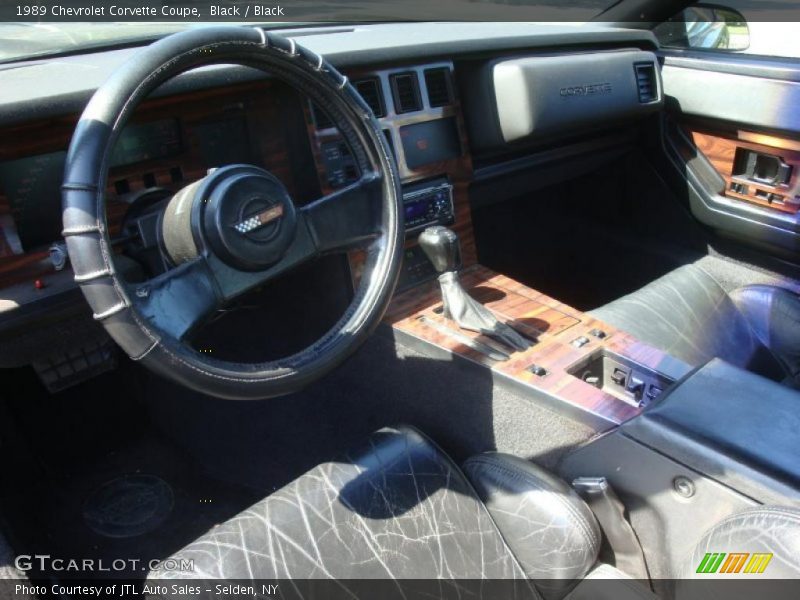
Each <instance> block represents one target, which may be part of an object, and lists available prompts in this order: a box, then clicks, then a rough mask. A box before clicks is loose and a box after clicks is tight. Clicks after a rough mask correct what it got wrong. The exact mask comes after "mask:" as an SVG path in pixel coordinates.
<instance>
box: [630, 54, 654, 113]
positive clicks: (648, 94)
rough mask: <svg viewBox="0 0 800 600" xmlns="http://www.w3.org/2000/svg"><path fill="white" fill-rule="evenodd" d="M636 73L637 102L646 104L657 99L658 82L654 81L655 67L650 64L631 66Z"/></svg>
mask: <svg viewBox="0 0 800 600" xmlns="http://www.w3.org/2000/svg"><path fill="white" fill-rule="evenodd" d="M633 70H634V71H635V72H636V87H637V88H638V90H639V102H641V103H642V104H647V103H648V102H653V101H654V100H657V99H658V82H657V81H656V66H655V64H653V63H651V62H646V63H637V64H635V65H633Z"/></svg>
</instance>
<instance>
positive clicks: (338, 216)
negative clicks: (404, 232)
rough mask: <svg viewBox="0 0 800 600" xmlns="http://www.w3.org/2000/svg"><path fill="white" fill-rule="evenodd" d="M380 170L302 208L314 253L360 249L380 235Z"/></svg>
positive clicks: (381, 180)
mask: <svg viewBox="0 0 800 600" xmlns="http://www.w3.org/2000/svg"><path fill="white" fill-rule="evenodd" d="M382 184H383V179H382V177H381V175H380V174H379V173H375V172H369V173H366V174H365V175H363V176H362V177H361V178H360V179H359V180H358V181H356V182H355V183H352V184H350V185H348V186H347V187H344V188H342V189H340V190H336V191H335V192H333V193H331V194H328V195H327V196H323V197H322V198H320V199H319V200H316V201H314V202H312V203H311V204H308V205H306V206H305V207H303V209H302V210H301V214H302V215H303V217H304V218H305V221H306V224H307V225H308V229H309V232H310V233H311V238H312V241H313V244H314V249H315V251H316V252H317V253H320V254H325V253H327V252H335V251H340V250H351V249H355V248H363V247H365V246H367V245H369V244H370V243H372V242H373V241H374V240H375V239H376V238H377V237H378V236H380V234H381V221H382V219H381V186H382Z"/></svg>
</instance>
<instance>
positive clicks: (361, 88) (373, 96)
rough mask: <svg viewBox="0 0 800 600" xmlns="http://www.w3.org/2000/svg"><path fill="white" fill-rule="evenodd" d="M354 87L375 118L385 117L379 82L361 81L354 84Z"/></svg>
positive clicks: (372, 80)
mask: <svg viewBox="0 0 800 600" xmlns="http://www.w3.org/2000/svg"><path fill="white" fill-rule="evenodd" d="M355 87H356V89H357V90H358V93H359V94H361V97H362V98H364V102H366V103H367V105H368V106H369V107H370V108H371V109H372V112H373V113H374V114H375V116H376V117H377V118H381V117H385V116H386V107H385V105H384V103H383V94H381V86H380V81H379V80H377V79H362V80H361V81H357V82H356V83H355Z"/></svg>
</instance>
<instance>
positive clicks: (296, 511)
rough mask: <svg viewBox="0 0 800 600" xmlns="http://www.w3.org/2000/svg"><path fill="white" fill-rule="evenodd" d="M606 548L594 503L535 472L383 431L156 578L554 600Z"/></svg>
mask: <svg viewBox="0 0 800 600" xmlns="http://www.w3.org/2000/svg"><path fill="white" fill-rule="evenodd" d="M465 473H466V474H467V475H468V476H469V478H467V477H466V476H465ZM473 484H474V485H473ZM600 545H601V533H600V529H599V527H598V524H597V521H596V520H595V518H594V515H593V514H592V512H591V510H590V509H589V508H588V506H587V505H586V504H585V503H584V502H583V501H582V500H581V498H580V497H579V496H578V495H577V494H576V493H575V492H574V491H573V490H572V489H571V488H570V487H569V486H568V485H567V484H566V483H564V482H563V481H561V480H559V479H557V478H556V477H554V476H553V475H551V474H549V473H547V472H546V471H544V470H542V469H541V468H539V467H537V466H536V465H533V464H532V463H530V462H528V461H525V460H522V459H519V458H515V457H513V456H508V455H503V454H497V453H492V454H485V455H479V456H477V457H474V458H472V459H470V460H468V461H467V462H466V463H465V466H464V471H462V470H461V469H459V468H458V466H457V465H455V464H454V463H453V462H452V460H451V459H450V458H449V457H448V456H447V455H446V454H444V453H443V452H442V451H441V450H439V449H438V448H437V447H436V446H435V445H434V444H433V443H432V442H431V441H430V440H428V439H427V438H425V437H424V436H423V435H421V434H420V433H419V432H417V431H415V430H413V429H410V428H400V429H383V430H381V431H379V432H377V433H375V434H373V435H372V436H371V437H370V438H369V439H368V440H367V443H366V444H365V445H364V446H363V447H362V448H360V449H359V450H357V451H355V452H351V453H349V454H348V455H347V456H345V457H343V458H342V460H340V461H336V462H328V463H324V464H322V465H319V466H318V467H316V468H315V469H313V470H311V471H309V472H308V473H306V474H305V475H303V476H302V477H300V478H298V479H296V480H295V481H294V482H292V483H291V484H289V485H288V486H287V487H285V488H283V489H281V490H279V491H277V492H275V493H273V494H272V495H270V496H268V497H267V498H265V499H264V500H262V501H261V502H259V503H257V504H256V505H254V506H253V507H251V508H250V509H248V510H246V511H244V512H243V513H241V514H240V515H238V516H237V517H235V518H233V519H231V520H230V521H228V522H226V523H223V524H221V525H220V526H218V527H216V528H214V529H213V530H211V531H210V532H209V533H208V534H206V535H205V536H203V537H202V538H200V539H199V540H197V541H195V542H194V543H192V544H190V545H189V546H187V547H186V548H184V549H183V550H181V551H179V552H178V553H177V554H176V555H174V556H172V557H171V559H172V561H174V562H172V561H171V562H169V563H167V564H182V562H183V564H187V563H186V562H185V561H192V562H191V564H192V565H193V568H192V569H191V570H188V571H180V570H161V571H154V572H152V573H151V574H150V579H151V580H154V579H165V578H170V579H171V578H184V579H187V578H188V579H225V580H252V579H262V580H270V579H280V580H286V579H294V580H298V579H299V580H307V579H327V578H334V579H337V580H349V581H352V580H369V579H386V580H397V579H403V580H409V579H413V580H442V581H453V580H478V579H489V580H494V581H498V580H504V581H513V580H517V581H518V583H516V584H515V586H514V588H513V591H514V594H513V596H515V597H519V598H524V597H532V598H540V597H542V596H544V597H546V598H548V599H551V598H552V599H555V598H563V597H565V596H566V595H567V594H568V593H570V591H571V590H572V588H574V587H575V584H576V583H578V582H579V581H580V580H581V579H583V578H585V577H586V576H587V575H589V574H590V572H594V571H595V570H596V567H597V565H596V563H597V557H598V552H599V550H600ZM597 572H598V573H601V574H602V577H604V578H609V577H611V578H613V577H618V578H620V579H625V578H626V577H625V575H624V574H622V573H619V572H618V571H616V570H615V569H614V568H613V567H608V566H604V567H602V570H601V571H597ZM530 580H535V583H531V581H530ZM634 583H635V582H634ZM328 591H330V590H328ZM440 591H442V590H440ZM455 591H458V590H455ZM463 591H464V590H461V591H459V594H461V592H463ZM371 592H372V597H377V596H375V595H374V593H375V590H374V589H372V590H371ZM441 595H445V596H446V595H447V594H441ZM323 596H325V597H327V594H323V595H322V596H320V597H323ZM466 597H469V594H467V595H466ZM509 597H511V596H509Z"/></svg>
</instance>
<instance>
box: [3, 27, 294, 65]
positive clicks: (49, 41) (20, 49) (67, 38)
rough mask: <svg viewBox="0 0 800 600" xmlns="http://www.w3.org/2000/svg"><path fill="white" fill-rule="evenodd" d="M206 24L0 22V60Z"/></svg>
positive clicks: (75, 49)
mask: <svg viewBox="0 0 800 600" xmlns="http://www.w3.org/2000/svg"><path fill="white" fill-rule="evenodd" d="M209 25H219V23H192V24H187V23H157V22H156V23H0V62H7V61H9V60H19V59H24V58H33V57H37V56H47V55H50V54H63V53H70V52H79V51H83V50H88V49H91V48H96V47H113V46H121V45H125V44H129V43H135V42H145V41H149V40H155V39H158V38H160V37H163V36H165V35H168V34H170V33H175V32H177V31H182V30H184V29H189V28H192V27H203V26H206V27H207V26H209ZM253 25H256V23H253ZM261 25H265V23H262V24H261ZM280 25H281V26H290V25H292V26H296V25H298V24H296V23H295V24H293V23H281V24H280Z"/></svg>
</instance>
